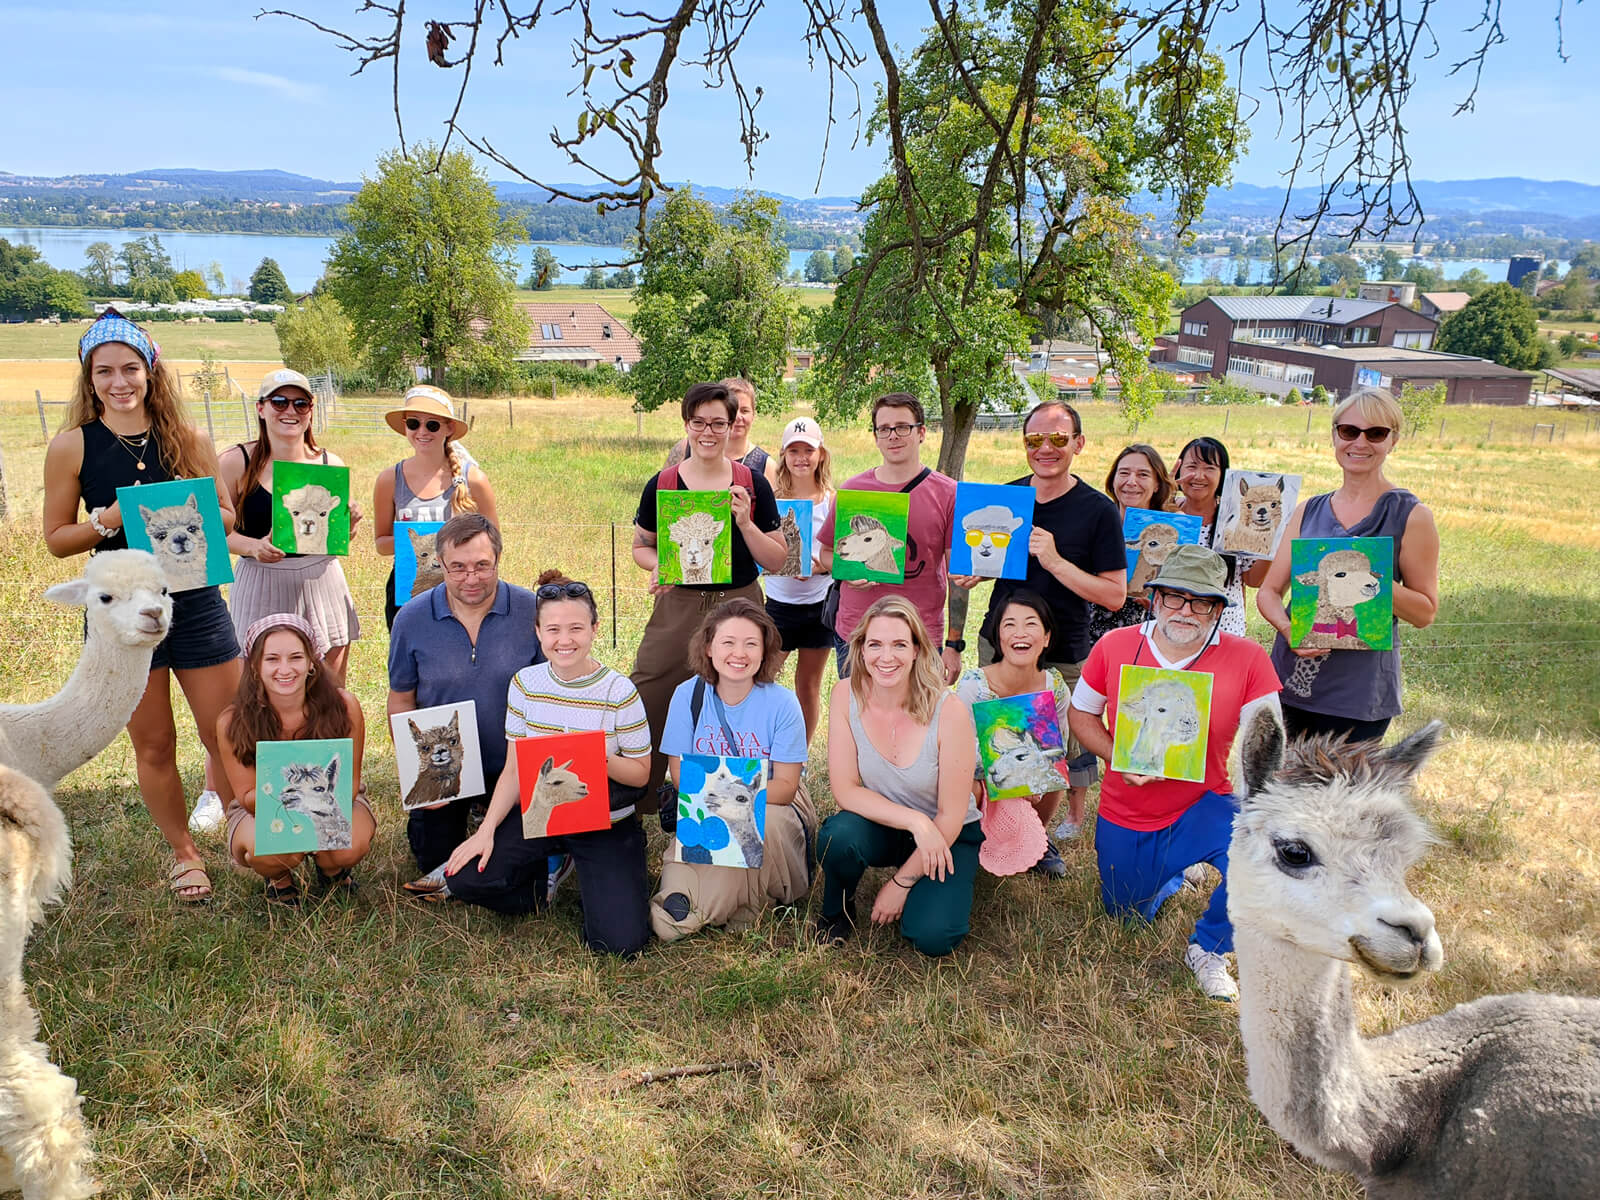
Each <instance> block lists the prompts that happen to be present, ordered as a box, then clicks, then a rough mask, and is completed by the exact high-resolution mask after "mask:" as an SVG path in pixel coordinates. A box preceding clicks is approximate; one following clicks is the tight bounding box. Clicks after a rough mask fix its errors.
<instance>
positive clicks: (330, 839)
mask: <svg viewBox="0 0 1600 1200" xmlns="http://www.w3.org/2000/svg"><path fill="white" fill-rule="evenodd" d="M354 771H355V752H354V743H353V742H352V741H351V740H350V739H349V738H312V739H309V740H307V741H303V742H302V741H295V742H258V743H257V744H256V853H257V854H294V853H310V852H312V851H315V850H348V849H349V848H350V841H351V836H352V833H351V828H350V813H351V803H352V793H351V776H352V775H353V774H354Z"/></svg>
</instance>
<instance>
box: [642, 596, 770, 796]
mask: <svg viewBox="0 0 1600 1200" xmlns="http://www.w3.org/2000/svg"><path fill="white" fill-rule="evenodd" d="M735 596H746V597H748V598H749V599H751V600H754V601H755V602H756V603H757V604H760V603H761V585H760V584H759V583H755V582H751V583H748V584H746V585H745V586H744V587H741V588H731V589H729V590H728V591H713V590H706V591H699V590H697V589H695V588H685V587H675V588H672V589H671V590H670V591H666V592H662V593H661V594H660V595H659V596H657V597H656V602H655V607H654V608H653V609H651V611H650V622H649V624H647V625H646V626H645V627H644V638H643V640H642V641H640V643H639V652H638V654H636V655H635V656H634V659H633V673H632V674H631V675H629V676H628V678H629V679H630V680H632V681H633V686H634V687H635V688H637V689H638V692H639V699H640V700H641V701H643V702H644V715H645V716H646V717H647V718H648V719H649V721H650V745H651V746H653V747H654V746H660V745H661V735H662V732H663V731H664V730H665V729H666V727H667V709H668V708H669V707H670V706H671V704H672V693H673V692H675V691H677V689H678V685H679V684H680V683H682V682H683V681H684V680H685V679H688V678H689V677H690V676H691V675H693V674H694V672H693V671H691V670H690V669H689V657H688V650H689V639H690V638H692V637H693V636H694V631H695V630H697V629H699V628H700V623H701V622H702V621H704V620H705V619H706V614H708V613H709V612H711V610H712V609H714V608H716V607H717V605H719V604H721V603H722V602H723V601H724V600H731V599H732V598H733V597H735ZM666 774H667V756H666V755H664V754H662V753H661V751H660V750H654V751H653V752H652V753H651V755H650V781H649V783H648V784H646V786H645V794H644V798H643V799H641V800H640V801H639V806H638V807H639V811H640V812H642V813H653V812H655V811H656V810H657V808H658V807H659V800H658V799H657V796H656V792H657V790H658V789H659V788H660V787H661V781H662V780H663V779H665V778H666Z"/></svg>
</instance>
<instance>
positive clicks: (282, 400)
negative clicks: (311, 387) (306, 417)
mask: <svg viewBox="0 0 1600 1200" xmlns="http://www.w3.org/2000/svg"><path fill="white" fill-rule="evenodd" d="M267 403H268V404H270V405H272V407H273V408H275V409H277V410H278V411H279V412H284V411H286V410H287V409H288V407H289V406H290V405H291V404H292V405H294V410H295V412H297V413H303V412H310V411H311V408H312V405H314V404H316V401H315V400H307V399H306V398H305V397H304V396H268V397H267Z"/></svg>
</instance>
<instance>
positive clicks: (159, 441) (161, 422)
mask: <svg viewBox="0 0 1600 1200" xmlns="http://www.w3.org/2000/svg"><path fill="white" fill-rule="evenodd" d="M113 344H115V345H119V346H120V345H124V344H125V343H122V342H117V343H111V342H103V343H101V346H107V345H113ZM101 346H96V347H95V348H94V349H93V350H91V351H89V353H88V354H86V355H85V356H84V359H83V363H82V364H81V365H80V366H79V368H78V385H77V388H76V389H75V390H74V391H73V394H72V399H71V400H69V401H68V402H67V416H66V420H64V421H62V423H61V428H62V429H81V428H82V427H83V426H85V425H87V424H89V422H91V421H97V420H99V419H100V416H101V414H102V413H103V412H104V411H105V408H104V406H103V405H102V404H101V403H100V397H99V396H96V395H95V394H94V376H93V373H92V372H93V366H94V356H95V355H96V354H97V353H99V351H100V349H101ZM146 373H147V374H148V376H149V379H150V383H149V386H148V387H146V388H145V393H144V411H145V415H146V416H147V417H149V418H150V432H151V433H153V434H154V435H155V440H156V446H157V448H158V452H159V453H160V455H161V462H162V464H163V465H164V466H165V467H166V468H167V470H168V471H170V472H171V473H172V477H173V478H174V479H204V478H206V477H207V476H211V477H213V478H215V477H216V476H217V474H218V470H217V455H216V451H215V450H213V449H212V447H211V445H210V444H209V443H208V442H206V441H204V440H202V439H201V437H200V435H199V433H197V432H196V431H195V428H194V426H193V425H191V424H189V414H188V412H187V411H185V409H184V406H183V392H182V391H180V390H179V388H178V381H177V379H176V378H175V377H174V376H173V374H172V371H171V369H170V368H169V367H168V366H167V364H166V363H164V362H162V361H161V360H160V359H157V360H156V361H155V362H154V363H153V364H149V365H148V366H147V367H146Z"/></svg>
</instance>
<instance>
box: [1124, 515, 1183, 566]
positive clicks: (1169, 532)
mask: <svg viewBox="0 0 1600 1200" xmlns="http://www.w3.org/2000/svg"><path fill="white" fill-rule="evenodd" d="M1177 544H1178V529H1177V526H1175V525H1168V524H1167V523H1166V522H1165V521H1156V522H1154V523H1153V524H1150V525H1146V526H1145V527H1144V528H1143V529H1141V530H1140V531H1139V534H1138V536H1137V537H1136V538H1134V540H1133V541H1131V542H1129V543H1128V544H1127V545H1128V549H1129V550H1133V551H1136V552H1138V553H1139V554H1140V555H1141V556H1143V561H1144V562H1147V563H1164V562H1166V561H1167V555H1169V554H1171V553H1172V548H1173V547H1174V546H1176V545H1177Z"/></svg>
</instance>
